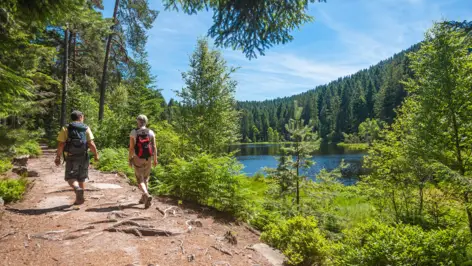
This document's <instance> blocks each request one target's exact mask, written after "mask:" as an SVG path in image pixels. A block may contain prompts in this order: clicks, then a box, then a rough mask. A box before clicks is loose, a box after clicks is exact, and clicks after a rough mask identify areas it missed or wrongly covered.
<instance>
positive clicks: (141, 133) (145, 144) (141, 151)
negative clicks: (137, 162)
mask: <svg viewBox="0 0 472 266" xmlns="http://www.w3.org/2000/svg"><path fill="white" fill-rule="evenodd" d="M134 152H135V154H136V155H137V156H138V157H139V158H142V159H148V158H149V157H151V156H152V154H153V147H152V140H151V136H150V135H149V129H147V128H141V129H136V143H135V145H134Z"/></svg>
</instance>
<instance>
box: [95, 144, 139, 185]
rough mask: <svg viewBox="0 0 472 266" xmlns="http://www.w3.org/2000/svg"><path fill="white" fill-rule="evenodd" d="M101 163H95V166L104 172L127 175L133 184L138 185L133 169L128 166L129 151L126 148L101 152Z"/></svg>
mask: <svg viewBox="0 0 472 266" xmlns="http://www.w3.org/2000/svg"><path fill="white" fill-rule="evenodd" d="M99 153H100V161H98V162H95V161H94V162H93V164H94V166H95V167H96V168H97V169H98V170H100V171H103V172H113V173H122V174H125V175H126V176H127V177H128V178H129V180H130V182H131V183H132V184H136V179H135V177H134V170H133V168H131V167H129V164H128V150H127V149H125V148H120V149H111V148H106V149H103V150H101V151H100V152H99Z"/></svg>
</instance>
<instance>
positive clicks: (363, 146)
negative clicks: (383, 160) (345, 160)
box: [336, 142, 369, 151]
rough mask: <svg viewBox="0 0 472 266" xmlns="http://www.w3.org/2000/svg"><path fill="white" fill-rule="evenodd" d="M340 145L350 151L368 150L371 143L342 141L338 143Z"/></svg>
mask: <svg viewBox="0 0 472 266" xmlns="http://www.w3.org/2000/svg"><path fill="white" fill-rule="evenodd" d="M336 145H337V146H338V147H343V148H344V149H346V150H350V151H367V150H368V149H369V143H344V142H340V143H338V144H336Z"/></svg>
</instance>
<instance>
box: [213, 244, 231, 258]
mask: <svg viewBox="0 0 472 266" xmlns="http://www.w3.org/2000/svg"><path fill="white" fill-rule="evenodd" d="M211 247H212V248H214V249H216V250H218V251H219V252H221V253H223V254H226V255H230V256H231V257H232V256H233V254H231V251H229V250H227V249H225V248H223V247H217V246H214V245H213V246H211Z"/></svg>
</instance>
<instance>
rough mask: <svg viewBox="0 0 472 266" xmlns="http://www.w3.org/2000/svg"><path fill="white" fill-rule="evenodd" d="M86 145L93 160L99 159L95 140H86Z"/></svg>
mask: <svg viewBox="0 0 472 266" xmlns="http://www.w3.org/2000/svg"><path fill="white" fill-rule="evenodd" d="M87 145H88V147H89V149H90V150H91V151H92V152H93V154H94V159H95V161H99V160H100V157H99V156H98V151H97V146H95V142H93V140H90V141H87Z"/></svg>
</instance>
